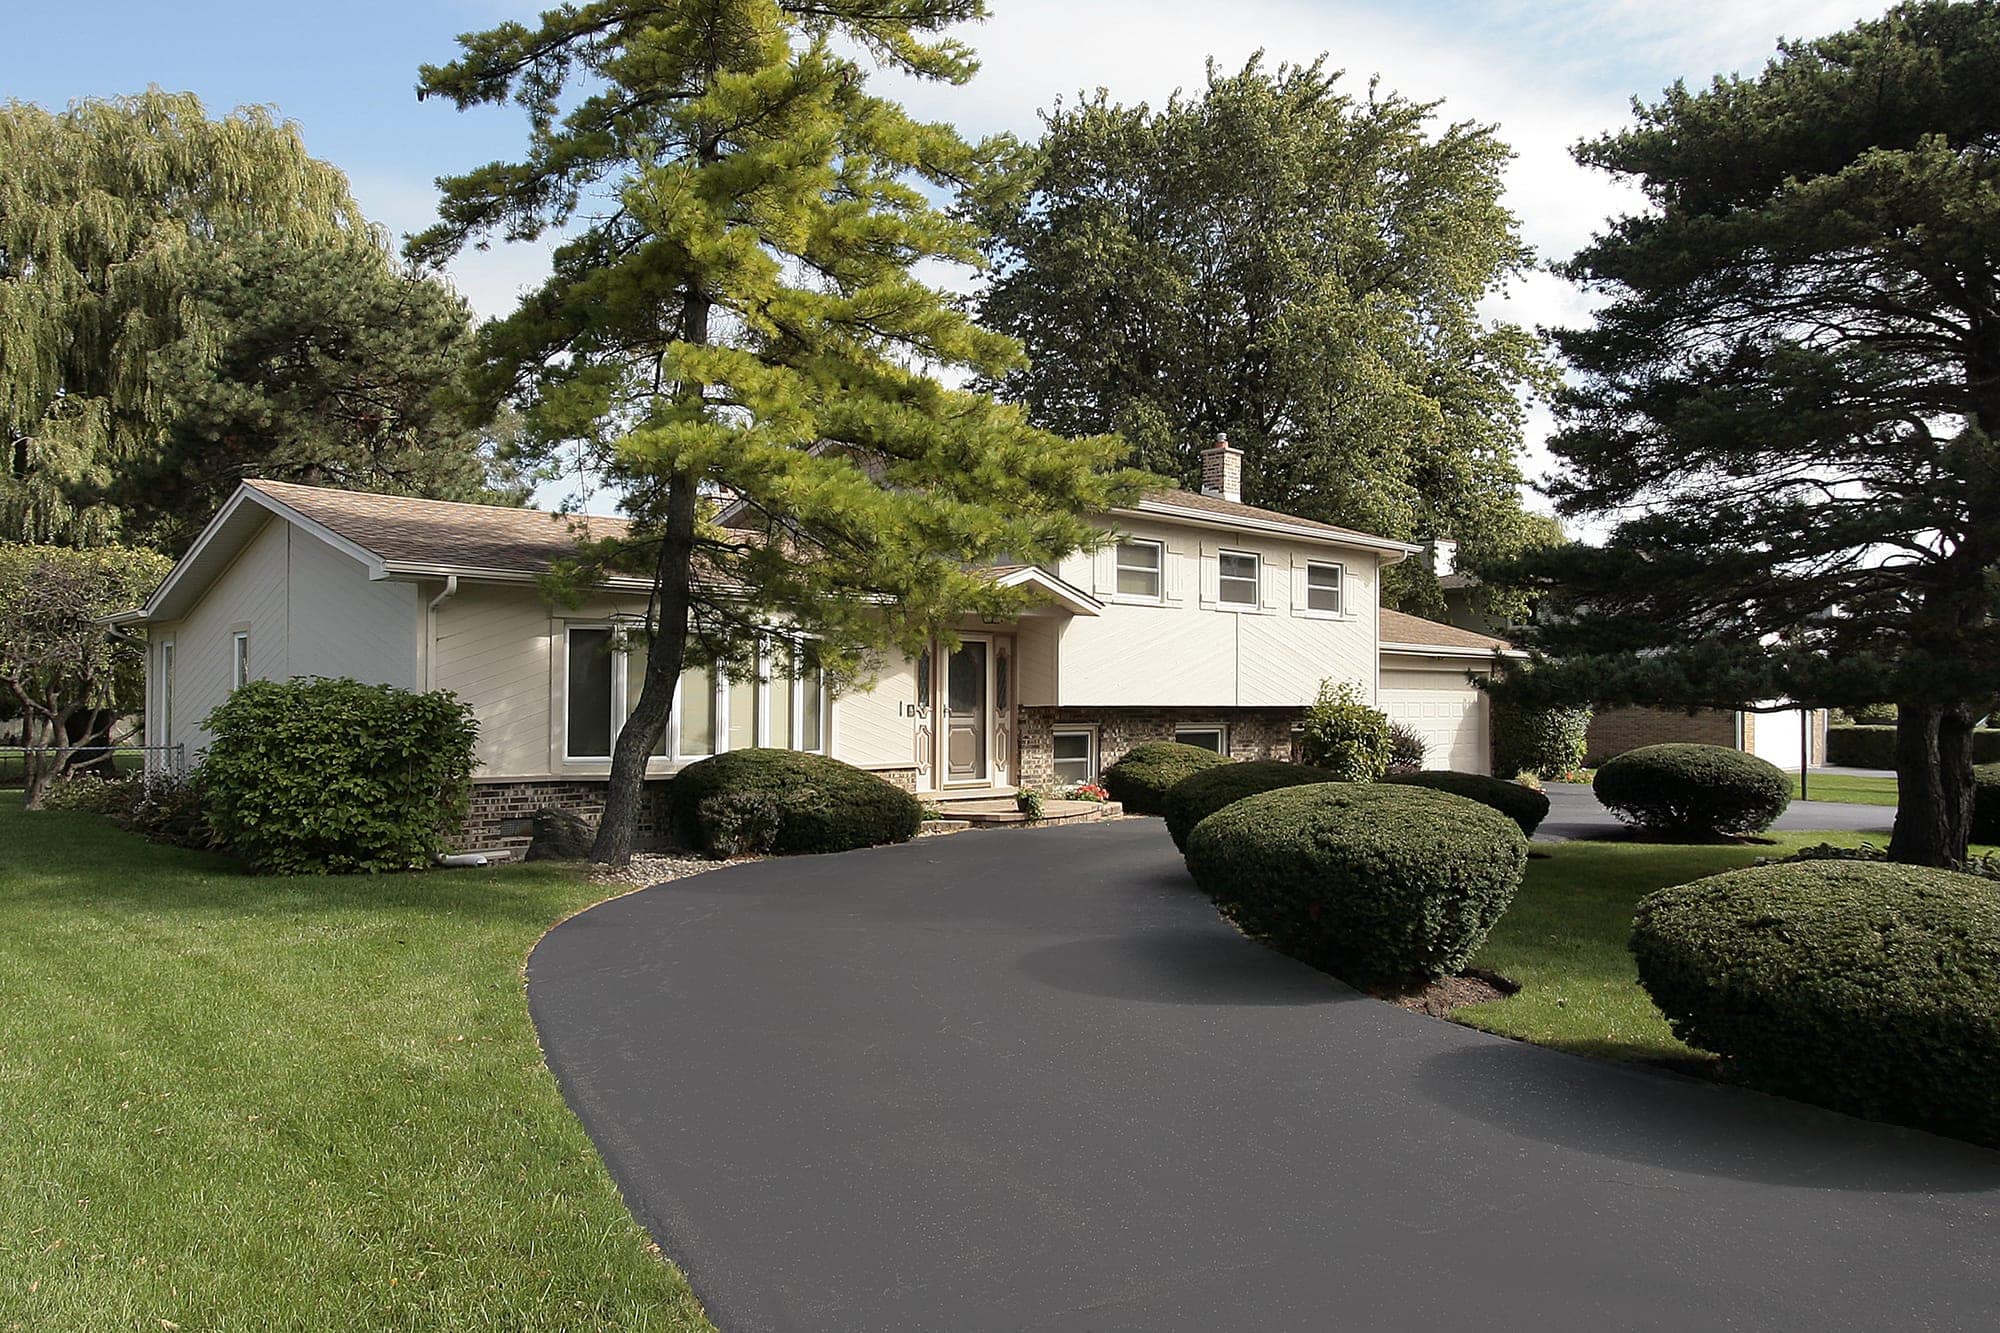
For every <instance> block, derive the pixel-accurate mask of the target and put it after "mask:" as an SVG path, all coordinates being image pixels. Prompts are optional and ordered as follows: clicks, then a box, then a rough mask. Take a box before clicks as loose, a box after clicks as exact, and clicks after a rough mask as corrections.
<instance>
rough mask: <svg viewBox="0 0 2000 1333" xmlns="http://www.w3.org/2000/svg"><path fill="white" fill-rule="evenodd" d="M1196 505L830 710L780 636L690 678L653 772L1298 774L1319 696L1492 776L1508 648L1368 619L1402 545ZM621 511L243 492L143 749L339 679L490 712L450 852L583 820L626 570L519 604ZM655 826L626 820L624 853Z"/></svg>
mask: <svg viewBox="0 0 2000 1333" xmlns="http://www.w3.org/2000/svg"><path fill="white" fill-rule="evenodd" d="M1203 461H1204V484H1203V487H1202V489H1201V491H1200V492H1190V491H1178V490H1177V491H1163V492H1156V493H1152V494H1149V495H1147V496H1146V497H1145V498H1143V499H1141V500H1140V501H1139V502H1138V503H1137V504H1136V505H1135V506H1134V507H1133V508H1131V509H1125V510H1119V511H1117V512H1115V513H1113V514H1110V515H1108V516H1107V518H1106V520H1105V521H1106V522H1107V524H1108V525H1110V526H1111V527H1112V528H1113V529H1114V530H1115V532H1116V534H1117V540H1116V541H1115V542H1113V543H1112V544H1109V545H1107V546H1105V547H1104V548H1103V549H1101V550H1099V551H1096V552H1093V553H1085V554H1079V555H1076V556H1073V557H1071V558H1070V559H1067V560H1064V561H1062V562H1061V563H1060V564H1059V566H1058V567H1057V568H1055V569H1040V568H1035V567H1031V566H1006V567H999V568H995V569H994V570H992V571H991V572H992V577H994V578H996V579H999V580H1002V581H1003V582H1005V583H1007V584H1009V585H1013V586H1020V587H1024V588H1027V589H1029V590H1031V591H1032V592H1033V593H1034V594H1035V597H1036V601H1035V605H1034V607H1033V609H1031V610H1029V611H1028V612H1026V613H1024V614H1022V615H1020V616H1019V617H1018V618H1016V619H1014V620H1010V621H1004V622H998V623H992V624H987V623H982V622H979V621H977V620H968V621H967V622H966V623H965V624H963V625H962V626H960V627H959V633H958V634H957V635H956V639H957V642H956V644H955V645H947V644H945V643H943V642H938V643H935V644H933V645H932V647H931V649H930V650H929V651H926V652H923V653H920V654H918V655H917V656H916V657H914V658H903V657H899V656H897V657H891V658H889V659H888V660H886V661H884V662H882V663H881V664H880V667H879V670H877V671H876V672H875V673H874V675H873V677H872V679H870V680H868V681H867V682H865V683H864V686H863V687H858V688H854V689H851V690H849V691H848V692H846V693H844V694H841V695H839V696H838V697H835V696H834V695H833V694H831V693H830V692H829V690H828V689H827V687H826V684H825V682H824V681H822V680H820V679H818V678H816V677H814V676H810V675H807V676H803V677H801V676H799V675H797V674H796V673H794V672H793V671H792V670H790V668H789V666H788V663H787V661H786V655H787V653H788V652H789V648H788V646H787V644H786V642H785V640H784V638H783V636H782V635H779V634H774V635H773V636H772V639H771V641H770V645H769V649H768V651H767V653H766V656H765V660H764V670H763V671H761V672H760V673H759V675H758V676H757V677H756V678H755V679H744V680H730V679H726V678H718V677H717V676H716V674H715V673H713V672H711V671H708V670H701V669H697V670H690V671H688V672H687V673H685V674H684V676H683V677H682V684H681V690H680V693H679V697H678V698H677V700H676V704H675V708H674V713H673V719H672V722H671V725H670V727H669V729H668V735H667V738H666V741H665V744H664V746H663V752H662V753H661V754H660V756H659V757H658V758H656V759H655V760H653V762H652V771H653V773H654V774H656V775H659V776H662V777H664V776H666V775H668V774H671V773H672V772H673V771H674V770H675V769H677V768H679V767H681V766H682V765H684V764H686V763H690V762H693V761H694V760H696V759H699V758H701V757H703V756H706V755H709V754H713V753H716V752H718V751H722V750H728V749H740V748H744V747H747V746H752V745H766V746H778V747H786V748H794V749H800V750H809V751H816V752H823V753H827V754H831V755H832V756H834V757H835V758H838V759H841V760H845V761H846V762H848V763H851V764H855V765H858V766H860V767H862V768H866V769H869V770H872V771H874V772H876V773H879V774H881V775H882V776H883V777H884V778H886V779H888V780H889V781H892V782H895V783H897V784H899V785H901V786H903V787H905V788H908V789H909V790H912V791H915V792H918V793H921V794H924V795H925V796H926V797H927V798H930V799H934V800H939V801H948V800H950V799H953V798H957V797H960V796H970V795H972V794H986V795H988V796H990V795H992V794H993V793H994V792H996V791H1011V790H1012V789H1014V788H1015V787H1017V786H1020V785H1027V784H1044V783H1050V782H1072V781H1082V780H1087V779H1094V778H1095V777H1096V776H1097V774H1098V773H1099V772H1100V771H1101V770H1102V768H1103V767H1104V766H1105V765H1108V764H1110V763H1111V762H1113V761H1115V760H1116V759H1117V758H1118V757H1119V756H1120V755H1122V754H1123V753H1124V752H1125V751H1126V750H1127V749H1128V748H1130V747H1131V746H1132V745H1133V744H1135V743H1137V742H1140V741H1145V740H1155V739H1172V740H1179V741H1182V742H1185V743H1187V744H1191V745H1200V746H1204V747H1207V748H1210V749H1214V750H1217V751H1220V752H1223V753H1226V754H1230V755H1233V756H1236V757H1238V758H1266V757H1272V758H1289V757H1291V755H1292V752H1293V750H1292V745H1293V742H1292V736H1293V730H1294V728H1295V727H1296V725H1297V724H1298V722H1299V719H1300V716H1301V713H1302V711H1303V709H1304V708H1305V706H1306V705H1307V704H1309V703H1310V702H1311V701H1312V699H1313V698H1314V696H1315V694H1316V693H1317V691H1318V688H1319V684H1320V682H1321V680H1322V679H1324V678H1329V677H1331V678H1334V679H1337V680H1346V681H1351V682H1353V683H1354V684H1355V685H1357V686H1358V687H1359V688H1360V690H1361V691H1362V694H1363V695H1364V697H1366V698H1369V699H1372V700H1375V701H1377V703H1378V706H1380V707H1381V708H1383V709H1384V710H1385V711H1386V712H1388V713H1389V714H1390V715H1391V716H1392V717H1395V718H1398V719H1401V720H1403V721H1405V722H1407V723H1409V724H1410V725H1411V726H1413V727H1415V728H1416V729H1418V730H1419V731H1420V732H1421V733H1422V734H1423V735H1424V736H1425V737H1426V738H1427V739H1428V741H1429V742H1430V750H1429V761H1430V763H1431V764H1432V765H1433V766H1436V767H1454V768H1461V769H1468V770H1472V771H1477V772H1484V771H1486V769H1487V768H1488V766H1489V765H1488V735H1487V733H1488V725H1487V713H1486V701H1485V697H1484V696H1483V695H1482V694H1481V693H1480V692H1479V690H1478V689H1477V688H1476V687H1475V686H1474V685H1473V683H1472V679H1471V677H1472V676H1474V675H1477V674H1481V673H1484V672H1486V671H1488V670H1490V669H1491V666H1492V663H1493V661H1494V656H1495V654H1496V653H1498V652H1503V651H1506V649H1507V645H1506V644H1505V643H1504V642H1502V641H1501V640H1498V639H1495V638H1493V637H1491V636H1489V635H1484V634H1479V633H1476V632H1473V631H1469V630H1464V629H1458V628H1454V627H1452V626H1449V625H1441V624H1437V623H1434V622H1431V621H1426V620H1420V619H1417V618H1416V617H1412V616H1404V615H1399V614H1397V613H1395V612H1393V611H1382V610H1380V609H1378V606H1377V588H1378V586H1379V581H1380V575H1381V571H1382V570H1383V569H1384V568H1386V567H1387V566H1389V565H1392V564H1394V563H1395V562H1397V561H1399V560H1403V559H1405V558H1407V557H1408V556H1409V555H1410V554H1412V553H1413V552H1414V551H1415V550H1416V548H1415V547H1413V546H1411V545H1410V544H1408V543H1405V542H1398V541H1390V540H1387V539H1385V538H1381V537H1375V536H1371V535H1369V534H1367V533H1362V532H1355V531H1352V530H1349V529H1346V528H1341V527H1336V526H1333V525H1331V524H1326V523H1319V522H1314V521H1311V520H1308V519H1302V518H1297V517H1293V516H1290V515H1286V514H1280V513H1276V512H1273V511H1271V510H1266V509H1259V508H1256V507H1253V506H1250V505H1246V504H1244V503H1242V501H1241V499H1240V495H1239V490H1238V478H1239V476H1240V468H1241V454H1240V453H1239V452H1238V451H1237V450H1235V449H1233V448H1231V447H1229V446H1228V445H1226V444H1224V445H1218V446H1216V447H1215V448H1213V449H1210V450H1208V451H1207V452H1206V454H1205V455H1204V460H1203ZM620 530H622V523H621V521H620V520H616V519H608V518H589V519H581V518H577V517H573V516H560V515H553V514H547V513H543V512H540V511H535V510H524V509H509V508H501V507H492V506H482V505H465V504H453V503H447V502H443V501H433V500H417V499H408V498H402V497H395V496H383V495H370V494H359V493H354V492H348V491H341V490H333V489H326V488H319V487H311V486H299V485H292V484H287V483H280V482H269V481H249V482H245V483H244V484H243V486H242V487H241V488H240V489H238V491H237V492H236V493H235V495H233V496H232V497H231V498H230V500H229V501H228V503H227V504H225V505H224V506H223V508H222V510H221V512H220V513H218V514H217V515H216V517H215V518H214V519H213V520H212V521H211V522H210V523H209V525H208V526H207V528H206V529H204V530H203V532H202V533H201V535H200V537H199V538H198V539H197V540H196V542H195V544H194V545H193V547H192V548H191V549H190V550H189V551H188V553H187V554H186V555H185V556H184V557H183V558H182V559H181V561H180V562H179V564H177V565H176V566H175V567H174V569H173V570H172V571H171V572H170V573H169V575H168V576H167V578H166V580H165V581H164V582H163V583H162V584H161V585H160V587H159V589H158V590H157V591H156V592H155V593H154V594H153V595H152V597H151V598H149V599H148V600H147V603H146V605H145V606H144V608H142V609H140V610H138V611H134V612H130V613H127V614H126V615H125V616H123V617H121V618H120V619H121V621H122V622H123V623H126V624H128V625H134V626H143V627H144V629H145V630H146V632H147V635H148V638H149V641H150V652H151V660H150V669H149V671H148V675H147V719H148V721H147V727H148V733H149V734H148V736H147V741H148V742H149V743H150V744H153V745H159V746H167V747H180V752H181V753H183V754H185V755H186V756H188V757H189V758H193V757H195V756H198V755H199V753H200V752H201V750H202V749H203V748H204V747H205V746H206V745H207V743H208V740H209V737H208V734H207V732H206V731H205V730H204V729H203V726H202V723H203V720H204V719H205V718H206V717H207V716H208V714H209V711H210V710H211V709H213V708H214V707H215V706H216V705H217V704H219V703H221V702H222V700H223V699H224V698H225V697H226V696H227V695H228V693H229V691H230V690H232V689H234V688H235V687H236V686H238V685H240V684H242V683H243V682H245V681H247V680H250V679H253V678H275V679H284V678H289V677H292V676H307V675H319V676H351V677H354V678H356V679H359V680H365V681H370V682H376V683H384V684H391V685H398V686H403V687H405V688H409V689H450V690H453V691H456V692H457V693H458V695H459V696H460V697H461V698H463V699H465V700H466V701H467V702H468V703H470V704H471V705H472V707H473V709H474V711H475V713H476V715H477V716H478V719H479V722H480V737H479V750H478V761H479V769H478V772H477V774H476V776H475V794H474V798H473V810H472V819H471V827H470V828H469V829H468V831H467V839H466V841H467V845H468V846H470V847H473V848H492V847H498V846H502V845H505V844H507V843H509V842H510V841H512V840H515V839H518V838H520V837H521V836H522V835H523V834H524V832H525V820H526V817H527V816H528V815H529V814H530V813H532V811H533V810H535V809H536V808H539V807H541V806H545V805H555V806H558V807H563V808H570V809H579V810H588V809H590V808H591V807H593V806H594V805H596V804H597V803H598V802H599V801H601V794H602V785H603V782H604V780H605V777H606V775H607V773H608V771H609V767H610V755H611V747H612V742H613V740H614V738H615V736H616V734H617V730H618V728H619V727H620V726H622V725H623V721H624V718H625V716H626V714H627V712H628V711H629V709H630V706H631V704H632V702H633V701H634V699H635V697H636V692H637V688H638V682H639V679H640V676H641V674H642V669H643V668H642V665H641V663H642V661H643V658H642V656H641V654H642V652H643V649H636V648H635V649H632V650H629V651H627V650H624V649H623V646H622V635H621V625H623V624H629V623H632V622H633V621H635V620H636V619H637V617H638V616H639V615H640V614H641V613H642V612H643V610H644V608H645V605H646V591H647V585H646V582H645V580H643V579H625V578H612V579H610V580H609V581H607V582H606V583H605V584H604V585H603V586H602V587H600V588H599V589H598V590H597V591H596V592H595V593H594V594H593V595H592V597H591V598H590V599H589V601H588V602H587V604H585V605H584V606H582V607H580V608H577V609H574V610H571V609H569V608H566V607H561V606H557V605H553V604H551V603H550V602H549V601H547V600H545V599H544V597H543V596H542V595H541V593H540V590H539V588H538V586H537V584H536V578H537V576H538V575H539V574H541V573H543V572H544V571H545V570H547V569H548V567H549V565H550V563H551V562H552V561H553V560H555V559H557V558H559V557H561V556H563V555H566V554H569V553H571V552H572V551H573V550H574V547H575V543H576V540H577V538H578V536H579V535H589V536H596V537H602V536H606V535H611V534H614V533H616V532H618V531H620ZM643 832H644V830H642V833H643Z"/></svg>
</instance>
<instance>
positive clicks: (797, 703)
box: [563, 625, 827, 760]
mask: <svg viewBox="0 0 2000 1333" xmlns="http://www.w3.org/2000/svg"><path fill="white" fill-rule="evenodd" d="M623 638H624V636H623V635H622V634H621V632H620V631H619V630H618V629H616V628H614V627H613V626H609V625H574V626H571V627H570V628H569V630H568V632H567V637H566V647H565V651H564V658H565V662H564V669H565V672H566V674H565V676H564V697H563V714H564V719H565V725H566V733H565V739H564V746H563V750H564V755H565V757H566V758H568V759H572V760H607V759H609V758H610V757H611V751H612V748H613V746H614V744H615V743H616V741H617V739H618V733H619V731H620V730H621V729H623V727H624V726H625V723H626V722H627V721H628V720H629V719H630V718H631V716H632V711H633V710H634V709H635V708H637V707H638V704H639V696H640V694H641V693H642V692H643V691H644V689H645V683H646V663H647V653H646V648H645V646H644V645H643V644H641V643H638V642H636V641H634V642H632V644H631V645H630V646H629V647H627V646H625V645H624V643H623V642H622V640H623ZM802 656H803V655H802V654H801V653H800V651H799V650H798V649H797V648H795V647H793V645H792V644H791V643H790V642H789V641H780V642H775V643H774V645H773V646H772V647H771V648H770V649H769V650H768V651H767V652H766V653H765V654H764V656H763V657H762V658H761V659H760V661H759V668H760V669H759V671H758V672H757V674H754V675H747V676H745V677H744V678H743V679H741V680H729V679H722V680H718V674H719V673H718V672H717V671H716V669H715V668H713V667H706V666H691V667H688V668H686V669H685V670H683V671H682V672H681V676H680V681H679V683H678V685H677V686H676V689H675V695H674V711H673V714H672V717H671V721H670V722H669V724H668V726H667V727H666V729H665V731H664V732H663V733H662V734H661V736H660V742H659V744H658V745H657V746H656V747H655V748H654V750H653V756H654V757H655V758H661V759H664V758H666V757H668V756H669V755H672V756H676V757H678V758H680V759H703V758H706V757H707V756H709V755H711V754H716V753H718V752H720V751H723V750H745V749H748V748H750V747H751V746H753V745H760V744H761V745H773V746H783V747H785V748H788V749H796V750H813V751H823V750H824V749H825V744H826V709H827V702H826V679H825V674H824V673H823V672H822V671H820V669H819V668H817V667H808V666H806V664H805V663H804V661H803V660H802Z"/></svg>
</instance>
